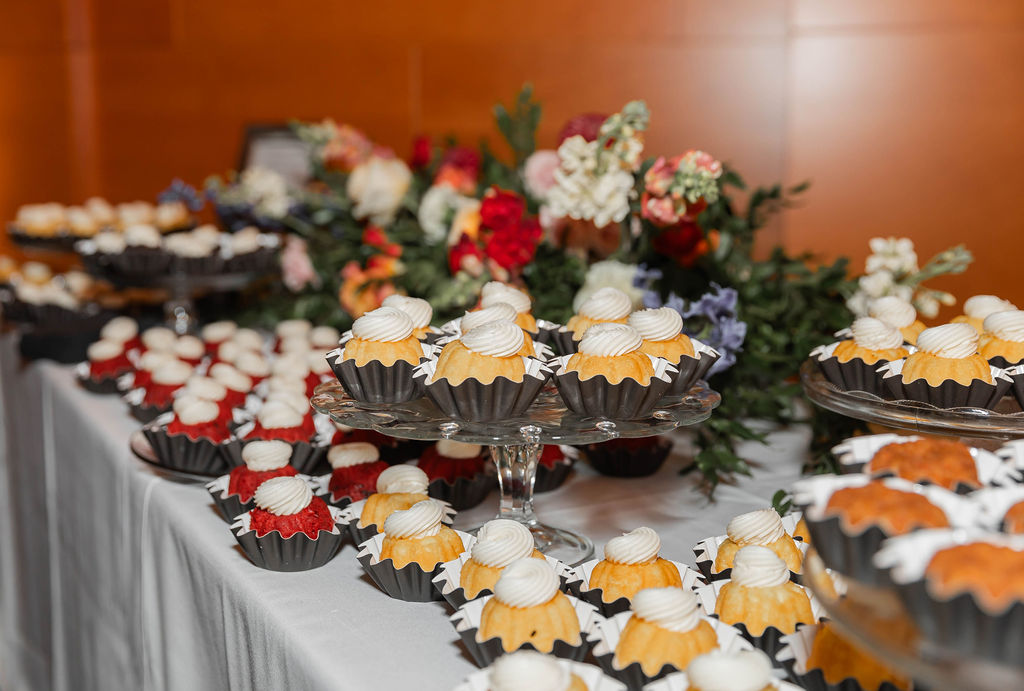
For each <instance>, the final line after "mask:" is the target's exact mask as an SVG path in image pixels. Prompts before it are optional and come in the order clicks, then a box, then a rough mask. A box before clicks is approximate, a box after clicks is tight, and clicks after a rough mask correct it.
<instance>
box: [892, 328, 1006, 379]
mask: <svg viewBox="0 0 1024 691" xmlns="http://www.w3.org/2000/svg"><path fill="white" fill-rule="evenodd" d="M917 347H918V351H917V352H916V353H911V354H910V355H909V356H908V357H907V359H906V361H905V362H904V363H903V382H904V383H906V384H909V383H910V382H912V381H916V380H918V379H924V380H925V381H926V382H928V384H929V385H931V386H939V385H940V384H942V382H944V381H947V380H950V381H955V382H957V383H958V384H962V385H964V386H968V385H970V383H971V382H972V381H974V380H976V379H980V380H981V381H983V382H987V383H989V384H991V383H992V372H991V369H990V367H989V364H988V360H986V359H985V358H984V357H982V356H981V355H979V354H978V333H977V332H976V331H975V330H974V329H973V328H971V327H969V326H968V325H967V324H944V325H942V326H936V327H932V328H931V329H925V330H924V331H922V332H921V335H920V336H919V337H918V339H917Z"/></svg>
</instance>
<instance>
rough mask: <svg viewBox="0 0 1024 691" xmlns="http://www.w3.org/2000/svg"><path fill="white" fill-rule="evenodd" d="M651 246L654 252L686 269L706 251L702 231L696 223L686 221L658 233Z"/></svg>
mask: <svg viewBox="0 0 1024 691" xmlns="http://www.w3.org/2000/svg"><path fill="white" fill-rule="evenodd" d="M653 245H654V251H655V252H657V253H658V254H664V255H666V256H668V257H672V259H674V260H675V261H676V262H678V263H679V264H682V265H683V266H686V267H690V266H693V265H694V264H695V263H696V262H697V260H698V259H699V258H700V257H701V255H703V254H704V253H705V252H707V250H708V242H707V239H705V237H704V231H702V230H701V229H700V227H698V226H697V224H696V223H690V222H686V221H683V222H682V223H680V224H679V225H676V226H673V227H671V228H666V229H665V230H663V231H661V232H660V233H658V235H657V236H655V238H654V243H653Z"/></svg>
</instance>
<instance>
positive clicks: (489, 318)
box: [459, 302, 516, 333]
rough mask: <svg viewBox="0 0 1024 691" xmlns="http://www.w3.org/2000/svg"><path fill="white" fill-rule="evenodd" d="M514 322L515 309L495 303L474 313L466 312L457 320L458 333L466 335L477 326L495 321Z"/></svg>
mask: <svg viewBox="0 0 1024 691" xmlns="http://www.w3.org/2000/svg"><path fill="white" fill-rule="evenodd" d="M515 320H516V308H515V307H513V306H512V305H510V304H508V303H507V302H496V303H494V304H493V305H491V306H490V307H482V308H480V309H478V310H476V311H475V312H466V314H465V315H464V316H463V317H462V319H460V320H459V331H461V332H462V333H467V332H469V331H472V330H473V329H475V328H476V327H478V326H482V325H484V324H489V323H490V322H496V321H510V322H514V321H515Z"/></svg>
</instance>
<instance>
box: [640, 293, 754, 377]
mask: <svg viewBox="0 0 1024 691" xmlns="http://www.w3.org/2000/svg"><path fill="white" fill-rule="evenodd" d="M711 288H712V290H711V291H709V292H707V293H704V294H703V295H701V296H700V297H699V298H698V299H696V300H694V301H692V302H690V303H689V304H687V303H686V301H685V300H683V298H681V297H679V296H678V295H676V294H675V293H671V294H669V296H668V300H666V301H665V302H664V306H665V307H671V308H672V309H674V310H675V311H676V312H679V314H680V315H682V317H683V331H685V332H686V333H687V334H688V335H690V336H694V337H696V338H699V339H700V340H702V341H704V342H705V343H707V344H708V345H710V346H711V347H712V348H714V349H715V350H717V351H718V352H719V353H721V354H722V357H721V358H719V360H718V361H717V362H716V363H715V364H714V366H713V367H712V368H711V371H710V372H709V374H710V375H714V374H718V373H719V372H724V371H725V370H727V369H729V368H730V367H732V366H733V365H734V364H736V354H737V353H738V352H739V351H741V350H742V349H743V342H744V341H745V340H746V338H747V325H746V324H745V323H744V322H742V321H740V320H739V317H738V316H737V314H736V306H737V302H738V297H739V296H738V295H737V293H736V291H735V290H734V289H733V288H723V287H722V286H720V285H718V284H717V283H712V284H711ZM644 306H646V307H661V306H662V301H661V297H660V296H659V295H658V294H657V293H656V292H655V291H647V293H645V294H644Z"/></svg>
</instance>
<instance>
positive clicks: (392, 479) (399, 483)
mask: <svg viewBox="0 0 1024 691" xmlns="http://www.w3.org/2000/svg"><path fill="white" fill-rule="evenodd" d="M428 484H429V481H428V480H427V474H426V473H424V472H423V471H422V470H420V469H419V468H417V467H416V466H412V465H394V466H391V467H390V468H388V469H387V470H384V471H382V472H381V474H380V475H378V476H377V493H376V494H371V495H370V496H369V497H367V498H366V504H364V505H363V511H362V513H361V514H360V516H359V523H358V526H359V527H360V528H366V527H368V526H371V525H375V526H377V529H378V530H379V529H381V528H382V527H383V526H384V521H386V520H387V518H388V516H390V515H391V514H392V513H394V512H395V511H404V510H405V509H408V508H409V507H411V506H412V505H413V504H417V503H419V502H421V501H423V500H424V499H428V498H429V497H428V496H427V485H428Z"/></svg>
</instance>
